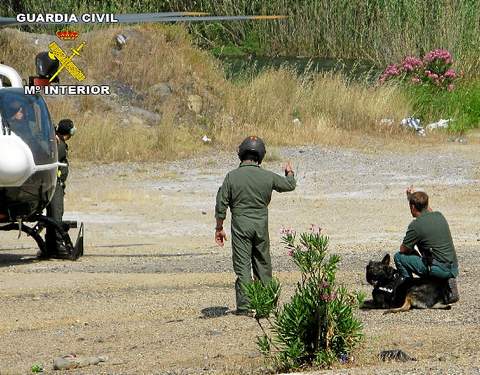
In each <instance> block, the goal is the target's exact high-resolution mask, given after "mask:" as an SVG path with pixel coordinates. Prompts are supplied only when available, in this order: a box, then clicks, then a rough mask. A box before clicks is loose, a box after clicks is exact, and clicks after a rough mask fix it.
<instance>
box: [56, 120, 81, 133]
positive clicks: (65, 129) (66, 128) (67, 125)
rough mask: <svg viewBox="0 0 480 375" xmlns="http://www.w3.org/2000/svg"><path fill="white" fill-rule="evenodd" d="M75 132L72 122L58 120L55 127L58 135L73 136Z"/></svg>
mask: <svg viewBox="0 0 480 375" xmlns="http://www.w3.org/2000/svg"><path fill="white" fill-rule="evenodd" d="M76 130H77V129H76V128H75V125H73V121H72V120H70V119H63V120H60V122H59V123H58V126H57V133H58V134H60V135H74V134H75V131H76Z"/></svg>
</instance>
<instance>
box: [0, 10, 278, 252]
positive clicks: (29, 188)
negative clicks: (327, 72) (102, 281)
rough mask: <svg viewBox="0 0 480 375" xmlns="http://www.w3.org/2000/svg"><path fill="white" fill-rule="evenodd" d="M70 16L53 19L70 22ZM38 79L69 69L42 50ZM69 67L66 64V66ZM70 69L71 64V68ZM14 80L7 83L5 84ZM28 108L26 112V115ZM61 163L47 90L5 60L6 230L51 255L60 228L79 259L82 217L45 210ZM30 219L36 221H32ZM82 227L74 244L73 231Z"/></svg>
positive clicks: (144, 17)
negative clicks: (51, 234)
mask: <svg viewBox="0 0 480 375" xmlns="http://www.w3.org/2000/svg"><path fill="white" fill-rule="evenodd" d="M111 16H112V19H114V20H115V22H118V23H147V22H200V21H207V22H210V21H244V20H273V19H282V18H286V17H285V16H259V15H253V16H210V15H208V14H207V13H202V12H163V13H136V14H121V15H111ZM72 23H84V22H82V21H80V22H70V21H69V20H63V21H62V20H60V21H58V22H56V21H54V22H48V24H54V25H65V24H67V25H69V24H72ZM45 24H47V23H46V22H41V21H40V22H38V21H37V22H28V21H26V22H19V21H18V20H17V18H13V17H0V28H1V27H8V26H25V25H45ZM35 65H36V70H37V77H30V78H29V82H30V84H32V83H33V84H37V85H38V84H41V85H49V84H50V83H58V77H57V78H56V79H55V80H53V78H55V77H54V75H55V73H56V72H58V69H61V68H62V67H67V66H66V62H65V61H58V59H55V58H53V59H52V57H51V54H49V52H40V53H39V54H37V56H36V58H35ZM64 65H65V66H64ZM67 69H68V67H67ZM4 80H5V81H9V82H10V86H8V87H5V86H4V85H3V82H4ZM20 112H23V113H20ZM62 165H63V164H62V163H59V161H58V153H57V142H56V138H55V127H54V124H53V122H52V119H51V116H50V113H49V110H48V107H47V104H46V103H45V100H44V99H43V97H42V95H41V93H35V94H28V95H27V94H26V93H25V91H24V85H23V80H22V78H21V77H20V75H19V74H18V72H17V71H16V70H15V69H14V68H12V67H10V66H7V65H4V64H0V231H13V230H16V231H18V232H19V236H20V233H21V232H24V233H26V234H27V235H28V236H30V237H32V238H33V239H34V240H35V242H36V243H37V246H38V248H39V251H40V252H39V255H40V257H42V258H49V249H50V248H51V244H49V243H48V240H47V239H45V240H44V239H43V237H42V234H41V233H42V231H43V229H45V228H52V229H54V230H55V231H56V232H57V233H58V234H59V235H60V236H61V237H62V240H63V242H64V245H65V249H66V253H67V256H66V258H67V259H70V260H77V259H78V258H79V257H80V256H82V255H83V250H84V249H83V247H84V246H83V242H84V227H83V223H80V225H78V223H77V222H76V221H63V222H61V223H59V222H56V221H55V220H53V219H51V218H49V217H48V216H46V215H45V214H43V211H44V210H45V208H46V207H47V205H48V204H49V202H50V200H51V199H52V197H53V194H54V192H55V187H56V184H57V169H58V167H60V166H62ZM25 223H32V225H26V224H25ZM77 227H78V228H79V230H78V235H77V239H76V241H75V244H73V242H72V240H71V238H70V235H69V229H71V228H77Z"/></svg>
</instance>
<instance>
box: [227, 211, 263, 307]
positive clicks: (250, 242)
mask: <svg viewBox="0 0 480 375" xmlns="http://www.w3.org/2000/svg"><path fill="white" fill-rule="evenodd" d="M232 250H233V253H232V260H233V270H234V271H235V274H236V275H237V280H236V282H235V292H236V302H237V310H246V309H247V308H248V298H247V296H246V295H245V293H244V291H243V288H242V285H244V284H247V283H250V282H252V271H253V278H254V279H256V280H260V281H261V282H262V283H268V282H269V281H270V280H271V279H272V261H271V258H270V238H269V236H268V220H267V218H265V219H260V220H252V219H249V218H247V217H242V216H240V217H233V218H232Z"/></svg>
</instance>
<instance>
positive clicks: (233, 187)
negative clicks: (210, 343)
mask: <svg viewBox="0 0 480 375" xmlns="http://www.w3.org/2000/svg"><path fill="white" fill-rule="evenodd" d="M265 153H266V150H265V144H264V143H263V141H262V140H261V139H260V138H258V137H255V136H251V137H247V138H246V139H245V140H244V141H243V142H242V144H241V145H240V147H239V151H238V156H239V158H240V161H241V163H240V166H239V167H238V168H237V169H235V170H233V171H230V172H229V173H228V174H227V176H226V177H225V180H224V181H223V184H222V186H221V187H220V189H219V190H218V193H217V201H216V206H215V218H216V219H217V226H216V228H215V241H216V243H217V244H218V245H220V246H223V245H224V241H225V240H226V239H227V236H226V234H225V231H224V229H223V221H224V220H225V217H226V214H227V208H228V207H230V211H231V213H232V224H231V226H232V250H233V254H232V259H233V269H234V271H235V274H236V275H237V280H236V282H235V290H236V303H237V310H236V314H238V315H248V314H249V311H248V299H247V297H246V296H245V294H244V292H243V289H242V285H243V284H246V283H249V282H251V281H252V268H253V276H254V278H255V279H258V280H260V281H261V282H263V283H268V282H269V281H270V280H271V278H272V264H271V259H270V239H269V236H268V204H269V203H270V199H271V197H272V191H273V190H275V191H277V192H285V191H292V190H294V189H295V186H296V181H295V177H294V172H293V169H292V166H291V165H290V163H287V165H286V166H285V177H282V176H279V175H277V174H276V173H273V172H270V171H267V170H265V169H263V168H261V167H260V164H261V163H262V160H263V158H264V156H265Z"/></svg>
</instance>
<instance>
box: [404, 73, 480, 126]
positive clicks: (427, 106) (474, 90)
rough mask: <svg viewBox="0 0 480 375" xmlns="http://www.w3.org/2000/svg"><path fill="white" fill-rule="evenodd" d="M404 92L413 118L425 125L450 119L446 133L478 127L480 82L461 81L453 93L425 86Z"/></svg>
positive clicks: (409, 87)
mask: <svg viewBox="0 0 480 375" xmlns="http://www.w3.org/2000/svg"><path fill="white" fill-rule="evenodd" d="M405 90H406V92H407V96H408V97H409V99H410V101H411V102H412V106H413V108H414V109H415V116H417V117H420V118H421V119H422V121H423V123H425V124H428V123H430V122H434V121H438V120H439V119H441V118H443V119H450V118H451V119H453V121H452V122H451V126H450V127H449V130H450V131H453V132H464V131H466V130H468V129H472V128H477V127H479V126H480V80H471V81H463V82H460V83H459V84H457V87H456V89H455V90H454V91H452V92H448V91H446V90H439V89H437V88H435V87H432V86H425V85H422V86H411V85H409V86H407V87H406V88H405Z"/></svg>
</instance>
